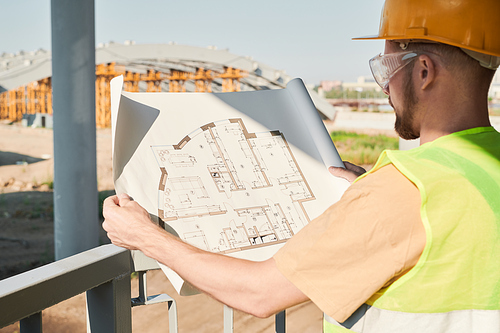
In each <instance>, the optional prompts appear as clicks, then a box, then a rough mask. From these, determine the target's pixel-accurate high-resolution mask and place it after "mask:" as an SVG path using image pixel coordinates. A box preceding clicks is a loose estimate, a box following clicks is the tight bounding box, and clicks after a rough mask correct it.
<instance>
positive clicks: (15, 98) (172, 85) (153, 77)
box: [0, 62, 248, 127]
mask: <svg viewBox="0 0 500 333" xmlns="http://www.w3.org/2000/svg"><path fill="white" fill-rule="evenodd" d="M118 75H123V81H124V83H123V89H124V90H125V91H130V92H139V91H140V89H139V84H141V82H143V83H144V84H145V86H146V89H145V90H146V92H161V91H162V85H164V83H167V84H168V91H169V92H186V82H188V81H194V86H195V92H212V83H213V81H214V80H216V79H219V80H222V91H223V92H233V91H240V89H241V86H240V80H241V79H242V78H245V77H247V76H248V72H246V71H244V70H241V69H238V68H233V67H227V66H225V67H224V71H223V72H215V71H213V70H210V69H204V68H201V67H198V68H196V70H195V71H194V72H188V71H182V70H178V69H170V70H168V71H159V70H156V69H147V71H146V73H138V72H133V71H130V70H126V68H125V66H124V65H120V64H116V63H115V62H111V63H107V64H100V65H97V66H96V82H95V93H96V125H97V127H109V126H111V97H110V81H111V79H112V78H114V77H116V76H118ZM35 113H46V114H52V85H51V78H50V77H47V78H44V79H42V80H38V81H35V82H31V83H29V84H27V85H25V86H21V87H18V88H16V89H12V90H8V91H5V92H3V93H0V120H3V119H8V120H9V121H12V122H15V121H20V120H21V119H22V118H23V115H24V114H35Z"/></svg>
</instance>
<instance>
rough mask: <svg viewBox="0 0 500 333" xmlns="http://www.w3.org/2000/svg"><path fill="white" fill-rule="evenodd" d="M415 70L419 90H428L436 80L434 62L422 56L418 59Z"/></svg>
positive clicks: (426, 56) (424, 55)
mask: <svg viewBox="0 0 500 333" xmlns="http://www.w3.org/2000/svg"><path fill="white" fill-rule="evenodd" d="M415 69H417V71H418V80H419V82H420V84H419V85H420V89H422V90H425V89H427V88H429V87H430V86H431V85H432V83H433V82H434V80H435V79H436V65H435V63H434V61H433V60H432V59H431V57H429V56H428V55H426V54H422V55H420V56H419V57H418V60H417V63H416V64H415Z"/></svg>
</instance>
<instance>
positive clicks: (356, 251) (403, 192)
mask: <svg viewBox="0 0 500 333" xmlns="http://www.w3.org/2000/svg"><path fill="white" fill-rule="evenodd" d="M424 246H425V230H424V227H423V225H422V222H421V219H420V194H419V191H418V189H417V188H416V187H415V186H414V184H413V183H411V182H410V181H409V180H408V179H407V178H405V177H404V176H403V175H402V174H401V173H399V171H397V169H396V168H395V167H394V166H393V165H387V166H384V167H383V168H381V169H379V170H377V171H375V172H374V173H372V174H370V175H368V176H367V177H364V178H363V179H361V180H360V181H358V182H356V183H355V184H353V185H352V186H351V187H349V189H348V190H347V191H346V192H345V193H344V195H343V196H342V198H341V200H340V201H339V202H337V203H336V204H334V205H332V206H331V207H330V208H329V209H327V210H326V211H325V212H324V213H323V214H322V215H321V216H319V217H318V218H316V219H315V220H313V221H311V223H309V224H308V225H307V226H306V227H304V228H303V229H302V230H301V231H300V232H299V233H297V234H296V235H295V236H294V237H292V238H291V239H290V240H289V241H288V242H287V243H286V244H285V246H284V247H283V248H281V249H280V250H279V251H278V252H277V253H276V254H275V256H274V259H275V261H276V265H277V267H278V269H279V270H280V272H281V273H282V274H283V275H284V276H285V277H286V278H287V279H288V280H290V281H291V282H292V283H293V284H294V285H295V286H296V287H297V288H299V289H300V290H301V291H302V292H303V293H304V294H305V295H307V296H308V297H309V298H310V299H311V300H312V301H313V302H314V303H315V304H316V305H317V306H318V307H319V308H320V309H321V310H322V311H323V312H325V313H326V314H328V315H329V316H331V317H332V318H334V319H335V320H337V321H339V322H343V321H345V320H346V319H347V318H348V317H349V316H350V315H351V314H352V313H353V312H354V311H355V310H356V309H357V308H358V307H359V306H360V305H361V304H363V303H364V302H365V301H366V300H367V299H368V298H370V297H371V296H372V295H373V294H374V293H375V292H377V291H378V290H379V289H381V288H382V287H384V286H386V285H388V284H390V283H391V282H392V281H394V280H395V279H397V278H398V277H399V276H401V275H402V274H404V273H405V272H407V271H408V270H409V269H411V268H412V267H413V266H414V265H415V264H416V263H417V261H418V259H419V257H420V255H421V254H422V251H423V249H424Z"/></svg>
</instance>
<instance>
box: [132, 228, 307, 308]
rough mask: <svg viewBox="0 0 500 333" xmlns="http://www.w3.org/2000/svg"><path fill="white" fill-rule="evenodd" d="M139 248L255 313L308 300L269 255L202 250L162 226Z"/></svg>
mask: <svg viewBox="0 0 500 333" xmlns="http://www.w3.org/2000/svg"><path fill="white" fill-rule="evenodd" d="M141 250H142V251H143V252H144V254H146V255H147V256H149V257H151V258H153V259H156V260H158V261H159V262H161V263H163V264H164V265H166V266H168V267H170V268H171V269H173V270H174V271H175V272H177V273H178V274H179V275H180V276H181V277H182V278H183V279H185V280H187V281H189V282H190V283H191V284H192V285H193V286H195V287H196V288H198V289H199V290H200V291H203V292H204V293H207V294H209V295H211V296H212V297H213V298H215V299H217V300H219V301H220V302H222V303H224V304H227V305H229V306H231V307H233V308H235V309H238V310H241V311H244V312H247V313H250V314H252V315H254V316H257V317H268V316H270V315H272V314H274V313H276V312H278V311H281V310H283V309H285V308H287V307H290V306H293V305H295V304H298V303H301V302H304V301H306V300H308V298H307V297H306V296H305V295H304V294H303V293H302V292H300V290H298V289H297V288H296V287H295V286H294V285H293V284H291V283H290V282H289V281H288V280H287V279H286V278H285V277H284V276H283V275H282V274H281V273H280V272H279V270H278V269H277V267H276V265H275V262H274V259H272V258H271V259H269V260H266V261H263V262H253V261H248V260H242V259H237V258H232V257H228V256H224V255H220V254H215V253H210V252H206V251H202V250H200V249H198V248H195V247H193V246H191V245H189V244H187V243H185V242H183V241H182V240H180V239H179V238H177V237H174V236H172V235H170V234H168V233H166V232H163V231H162V230H161V232H158V233H155V235H154V236H153V237H152V238H151V241H150V242H148V243H147V244H144V247H143V248H142V249H141Z"/></svg>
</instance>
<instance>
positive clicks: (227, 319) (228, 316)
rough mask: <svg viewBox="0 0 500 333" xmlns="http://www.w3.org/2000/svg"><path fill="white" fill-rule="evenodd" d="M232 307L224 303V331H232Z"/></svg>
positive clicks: (225, 332)
mask: <svg viewBox="0 0 500 333" xmlns="http://www.w3.org/2000/svg"><path fill="white" fill-rule="evenodd" d="M233 317H234V313H233V309H232V308H230V307H229V306H227V305H224V333H233V330H234V319H233Z"/></svg>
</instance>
